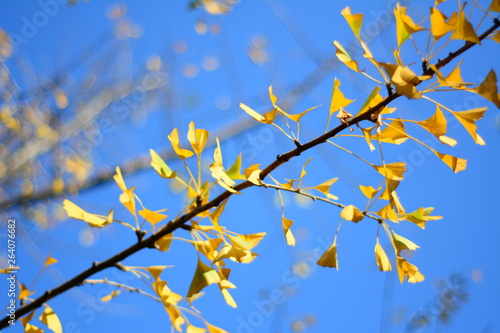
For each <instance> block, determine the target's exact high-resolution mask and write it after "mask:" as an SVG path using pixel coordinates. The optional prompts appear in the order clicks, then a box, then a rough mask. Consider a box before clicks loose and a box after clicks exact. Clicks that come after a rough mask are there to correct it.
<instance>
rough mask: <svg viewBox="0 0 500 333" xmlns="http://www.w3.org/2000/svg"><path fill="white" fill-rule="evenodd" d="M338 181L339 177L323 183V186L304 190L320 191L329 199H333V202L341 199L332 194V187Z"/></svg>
mask: <svg viewBox="0 0 500 333" xmlns="http://www.w3.org/2000/svg"><path fill="white" fill-rule="evenodd" d="M338 179H339V178H338V177H336V178H332V179H329V180H326V181H324V182H322V183H321V184H319V185H316V186H314V187H308V188H305V189H304V190H311V189H314V190H318V191H320V192H321V193H323V194H324V195H325V196H326V197H327V198H329V199H332V200H338V199H339V198H338V197H336V196H335V195H333V194H331V193H330V187H331V186H332V185H333V184H334V183H335V182H336V181H337V180H338Z"/></svg>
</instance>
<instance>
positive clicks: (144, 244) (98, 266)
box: [0, 19, 500, 328]
mask: <svg viewBox="0 0 500 333" xmlns="http://www.w3.org/2000/svg"><path fill="white" fill-rule="evenodd" d="M498 27H500V21H499V20H497V19H495V20H494V24H493V25H492V27H491V28H489V29H488V30H487V31H486V32H485V33H483V34H482V35H481V36H479V39H480V40H483V39H485V38H486V37H487V36H488V35H489V34H490V33H491V32H493V31H494V30H495V29H497V28H498ZM474 45H475V44H472V43H466V44H465V45H464V46H463V47H461V48H460V49H458V50H457V51H456V52H452V53H450V54H449V55H448V56H447V57H446V58H444V59H443V60H440V61H438V63H437V64H436V67H437V68H441V67H443V66H445V65H446V64H448V63H449V62H451V61H452V60H453V59H455V58H456V57H457V56H459V55H461V54H462V53H464V52H465V51H467V50H468V49H470V48H471V47H472V46H474ZM425 74H427V75H434V72H433V71H428V73H427V72H426V73H425ZM400 96H401V95H399V94H397V93H394V94H393V95H390V96H388V97H386V98H385V99H383V100H382V101H381V102H380V103H378V104H377V105H375V106H373V107H371V108H370V109H368V110H367V111H366V112H364V113H362V114H360V115H358V116H356V117H354V118H352V119H351V121H349V125H351V126H352V125H355V124H357V123H359V122H361V121H363V120H370V118H371V116H372V115H373V114H375V113H376V112H377V111H379V110H380V109H381V108H383V107H385V106H387V105H388V104H389V103H390V102H392V101H394V100H395V99H397V98H399V97H400ZM346 128H347V124H345V123H342V124H340V125H339V126H337V127H335V128H334V129H332V130H330V131H328V132H326V133H324V134H323V135H321V136H319V137H317V138H315V139H313V140H311V141H309V142H307V143H305V144H303V145H301V146H298V147H296V148H295V149H292V150H290V151H289V152H287V153H285V154H283V155H279V156H277V157H276V160H274V161H273V162H272V163H271V164H269V165H268V166H267V167H266V168H265V169H264V170H262V171H261V173H260V179H261V180H263V179H264V178H265V177H266V176H267V175H268V174H269V173H271V172H272V171H274V170H275V169H277V168H278V167H279V166H280V165H282V164H283V163H285V162H287V161H288V160H290V159H292V158H293V157H296V156H299V155H300V154H301V153H302V152H304V151H306V150H309V149H311V148H313V147H315V146H317V145H319V144H321V143H324V142H326V140H328V139H329V138H331V137H334V136H335V135H337V134H338V133H339V132H341V131H343V130H344V129H346ZM252 186H254V184H253V183H252V182H250V181H248V180H246V181H244V182H242V183H240V184H238V185H236V186H235V187H234V189H235V190H236V191H237V192H241V191H242V190H244V189H246V188H249V187H252ZM232 194H233V193H231V192H229V191H225V192H223V193H221V194H220V195H219V196H217V197H216V198H214V199H212V200H211V201H210V202H207V203H206V204H204V205H201V206H199V207H196V208H195V209H193V210H191V211H189V212H187V213H185V214H184V215H182V216H179V217H178V218H176V219H174V220H172V221H170V222H169V223H168V224H167V225H165V226H164V227H163V228H162V229H160V230H159V231H158V232H157V233H156V234H153V235H152V236H150V237H149V238H146V239H143V240H141V241H139V242H137V243H135V244H134V245H132V246H130V247H129V248H127V249H125V250H123V251H122V252H120V253H118V254H116V255H114V256H112V257H111V258H109V259H107V260H105V261H103V262H101V263H97V262H96V263H94V264H93V265H92V266H91V267H90V268H88V269H86V270H85V271H83V272H81V273H80V274H78V275H77V276H75V277H73V278H72V279H70V280H68V281H66V282H65V283H63V284H61V285H60V286H58V287H56V288H55V289H52V290H47V291H46V292H45V293H44V294H43V295H42V296H40V297H39V298H37V299H35V300H34V301H33V302H31V303H29V304H26V305H24V306H22V307H20V308H18V309H17V310H16V320H17V319H18V318H20V317H22V316H24V315H26V314H28V313H29V312H31V311H33V310H35V309H37V308H39V307H41V306H42V305H43V303H45V302H47V301H49V300H51V299H52V298H54V297H56V296H58V295H60V294H62V293H64V292H65V291H67V290H69V289H71V288H73V287H75V286H79V285H81V284H82V283H83V282H84V281H85V279H87V278H88V277H90V276H92V275H93V274H95V273H97V272H100V271H102V270H104V269H106V268H109V267H116V265H117V264H118V263H119V262H121V261H123V260H124V259H126V258H127V257H129V256H131V255H132V254H134V253H136V252H138V251H140V250H143V249H145V248H150V247H154V244H155V242H156V241H157V240H159V239H160V238H162V237H164V236H166V235H168V234H170V233H172V232H174V231H175V230H177V229H179V228H183V227H184V226H185V224H186V223H187V222H188V221H189V220H191V219H192V218H194V217H195V216H197V215H198V214H200V213H202V212H205V211H207V210H210V209H212V208H215V207H217V206H219V205H220V204H221V203H222V202H223V201H224V200H226V199H228V198H229V197H230V196H231V195H232ZM9 320H10V317H8V316H6V317H5V318H3V319H2V320H1V321H0V328H5V327H7V326H8V325H9Z"/></svg>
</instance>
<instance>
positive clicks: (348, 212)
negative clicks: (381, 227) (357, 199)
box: [340, 205, 365, 223]
mask: <svg viewBox="0 0 500 333" xmlns="http://www.w3.org/2000/svg"><path fill="white" fill-rule="evenodd" d="M340 217H341V218H343V219H345V220H346V221H352V222H354V223H357V222H359V221H361V220H362V219H363V218H364V217H365V216H364V215H363V213H361V212H360V211H359V209H358V208H357V207H356V206H353V205H349V206H347V207H344V208H343V209H342V210H341V211H340Z"/></svg>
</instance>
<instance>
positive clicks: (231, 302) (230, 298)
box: [219, 280, 238, 308]
mask: <svg viewBox="0 0 500 333" xmlns="http://www.w3.org/2000/svg"><path fill="white" fill-rule="evenodd" d="M224 281H227V280H224ZM219 285H220V283H219ZM221 293H222V296H223V297H224V300H225V301H226V303H227V305H229V306H230V307H232V308H237V307H238V305H237V304H236V302H235V301H234V298H233V296H231V294H230V293H229V290H227V289H226V288H221Z"/></svg>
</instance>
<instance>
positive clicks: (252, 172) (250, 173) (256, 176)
mask: <svg viewBox="0 0 500 333" xmlns="http://www.w3.org/2000/svg"><path fill="white" fill-rule="evenodd" d="M259 166H260V164H252V165H251V166H249V167H248V168H246V169H245V171H243V174H244V175H245V177H246V178H247V179H248V181H250V182H251V183H252V184H255V185H261V184H262V181H261V180H260V172H261V171H262V170H260V169H259Z"/></svg>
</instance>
